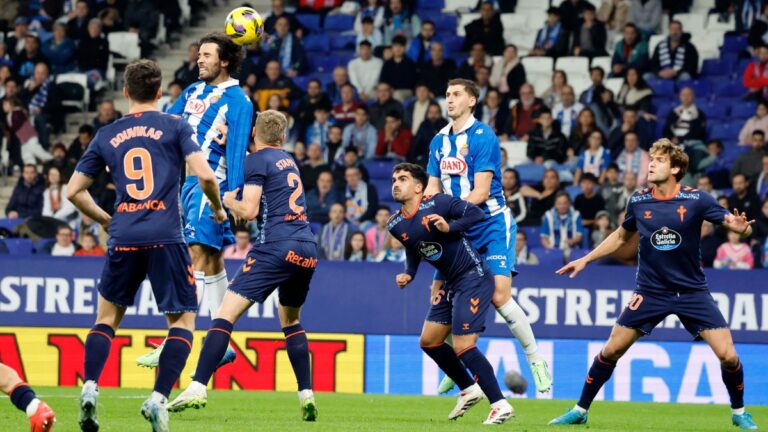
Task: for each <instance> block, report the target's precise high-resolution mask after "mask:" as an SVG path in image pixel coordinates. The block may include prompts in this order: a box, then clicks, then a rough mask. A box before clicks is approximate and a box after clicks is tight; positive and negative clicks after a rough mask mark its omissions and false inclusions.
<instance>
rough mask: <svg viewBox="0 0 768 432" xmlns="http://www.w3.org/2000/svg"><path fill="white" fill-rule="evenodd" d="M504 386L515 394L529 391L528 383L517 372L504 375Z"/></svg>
mask: <svg viewBox="0 0 768 432" xmlns="http://www.w3.org/2000/svg"><path fill="white" fill-rule="evenodd" d="M504 384H506V385H507V388H508V389H509V390H510V391H511V392H512V393H515V394H523V393H525V391H526V390H528V381H526V380H525V378H523V376H522V375H520V374H519V373H517V372H515V371H508V372H507V373H506V374H504Z"/></svg>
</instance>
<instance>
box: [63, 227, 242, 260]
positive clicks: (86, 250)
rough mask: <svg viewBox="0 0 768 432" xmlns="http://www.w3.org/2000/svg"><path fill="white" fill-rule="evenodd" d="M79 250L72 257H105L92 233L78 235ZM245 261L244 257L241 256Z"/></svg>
mask: <svg viewBox="0 0 768 432" xmlns="http://www.w3.org/2000/svg"><path fill="white" fill-rule="evenodd" d="M80 245H81V247H80V249H78V250H76V251H75V253H74V256H77V257H83V256H87V257H103V256H105V255H106V253H105V252H104V249H102V248H101V246H99V243H98V238H96V236H95V235H94V234H93V233H90V232H84V233H83V234H81V235H80ZM243 259H245V255H243Z"/></svg>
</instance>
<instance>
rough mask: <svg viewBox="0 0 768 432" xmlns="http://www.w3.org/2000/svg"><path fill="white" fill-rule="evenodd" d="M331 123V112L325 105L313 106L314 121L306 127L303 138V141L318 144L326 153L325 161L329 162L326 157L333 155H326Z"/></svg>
mask: <svg viewBox="0 0 768 432" xmlns="http://www.w3.org/2000/svg"><path fill="white" fill-rule="evenodd" d="M331 125H333V121H332V119H331V114H330V111H329V109H328V107H327V106H325V105H318V106H316V107H315V121H314V122H313V123H312V124H311V125H309V127H308V128H307V133H306V136H305V138H304V142H305V143H309V144H310V145H311V144H320V148H321V149H322V150H323V152H324V153H325V154H326V158H325V161H326V162H328V163H330V162H331V161H332V159H328V158H327V157H328V156H330V157H333V156H334V155H328V152H327V150H328V149H327V145H328V129H330V127H331Z"/></svg>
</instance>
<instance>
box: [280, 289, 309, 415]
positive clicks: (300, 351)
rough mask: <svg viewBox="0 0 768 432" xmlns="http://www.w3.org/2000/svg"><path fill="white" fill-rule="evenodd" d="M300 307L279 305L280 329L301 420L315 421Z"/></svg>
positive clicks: (307, 344) (305, 338)
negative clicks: (293, 380) (283, 338)
mask: <svg viewBox="0 0 768 432" xmlns="http://www.w3.org/2000/svg"><path fill="white" fill-rule="evenodd" d="M300 314H301V307H300V306H299V307H293V306H284V305H282V304H281V305H280V307H279V308H278V315H279V316H280V327H281V328H282V329H283V334H284V335H285V349H286V350H287V351H288V359H289V360H290V361H291V367H292V368H293V373H294V375H296V384H297V385H298V390H299V405H300V406H301V419H302V420H304V421H315V420H317V403H316V402H315V395H314V393H313V392H312V375H311V372H310V357H309V342H308V340H307V334H306V332H305V331H304V328H303V327H302V326H301V323H300V322H299V316H300Z"/></svg>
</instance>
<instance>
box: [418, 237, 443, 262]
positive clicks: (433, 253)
mask: <svg viewBox="0 0 768 432" xmlns="http://www.w3.org/2000/svg"><path fill="white" fill-rule="evenodd" d="M419 253H420V254H421V256H423V257H424V259H425V260H427V261H437V260H439V259H440V257H441V256H443V247H442V246H440V243H433V242H425V241H423V242H420V243H419Z"/></svg>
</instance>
